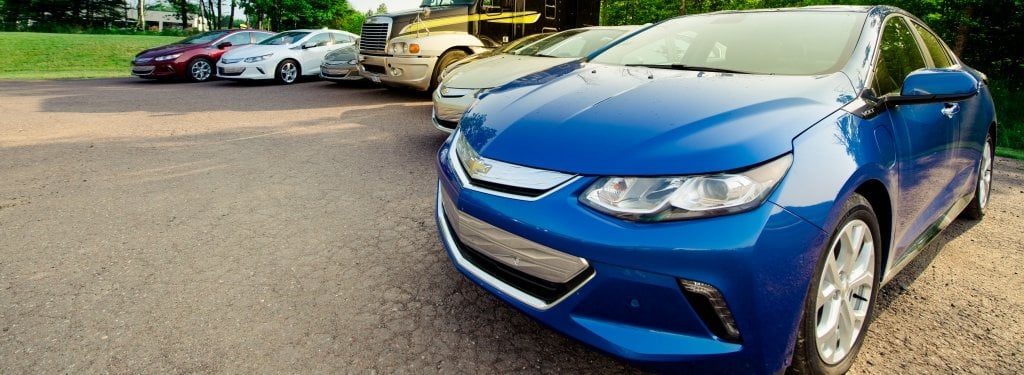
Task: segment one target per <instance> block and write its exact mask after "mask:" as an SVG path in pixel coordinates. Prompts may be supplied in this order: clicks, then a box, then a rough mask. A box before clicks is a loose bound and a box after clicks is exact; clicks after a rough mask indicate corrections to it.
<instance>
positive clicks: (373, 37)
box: [359, 23, 391, 53]
mask: <svg viewBox="0 0 1024 375" xmlns="http://www.w3.org/2000/svg"><path fill="white" fill-rule="evenodd" d="M390 32H391V24H390V23H364V24H363V33H362V36H360V38H359V50H360V51H373V52H380V53H384V51H385V50H386V49H387V44H388V37H389V36H390V35H388V34H389V33H390Z"/></svg>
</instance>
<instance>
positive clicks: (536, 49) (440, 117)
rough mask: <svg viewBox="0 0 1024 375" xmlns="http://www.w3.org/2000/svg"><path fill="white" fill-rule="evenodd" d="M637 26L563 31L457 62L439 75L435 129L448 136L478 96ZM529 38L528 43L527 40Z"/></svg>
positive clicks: (577, 55)
mask: <svg viewBox="0 0 1024 375" xmlns="http://www.w3.org/2000/svg"><path fill="white" fill-rule="evenodd" d="M638 28H639V26H600V27H585V28H579V29H571V30H565V31H562V32H558V33H554V34H550V35H546V36H543V37H541V38H539V39H538V38H537V37H526V38H523V39H526V40H524V41H516V42H513V43H514V46H513V47H511V48H502V49H500V50H499V51H500V52H496V53H494V54H492V55H490V56H487V57H483V58H478V59H476V60H473V61H471V62H468V63H463V62H458V63H456V64H457V65H454V68H449V69H447V70H445V71H444V72H443V73H442V74H441V84H440V85H439V86H438V88H437V90H436V91H434V95H433V99H434V113H433V116H432V117H433V123H434V127H436V128H437V129H438V130H441V131H443V132H446V133H451V132H452V131H454V130H455V127H456V126H457V125H458V124H459V120H460V119H461V118H462V115H463V113H465V112H466V109H467V108H469V106H470V105H472V104H473V102H474V101H475V100H476V98H477V96H478V95H480V93H482V92H484V91H486V90H488V89H492V88H495V87H498V86H501V85H504V84H506V83H509V82H512V81H514V80H516V79H517V78H520V77H523V76H526V75H528V74H531V73H535V72H539V71H542V70H545V69H548V68H551V67H554V66H557V65H561V64H564V63H567V62H570V61H573V60H578V59H580V58H582V57H586V56H587V55H590V54H591V53H593V52H594V51H597V50H598V49H600V48H601V47H604V46H606V45H608V44H609V43H611V42H613V41H615V40H618V39H619V38H623V37H625V36H627V35H629V34H630V33H631V32H632V31H634V30H636V29H638ZM527 38H529V39H527Z"/></svg>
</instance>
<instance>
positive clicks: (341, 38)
mask: <svg viewBox="0 0 1024 375" xmlns="http://www.w3.org/2000/svg"><path fill="white" fill-rule="evenodd" d="M331 34H332V35H334V43H339V44H340V43H352V40H353V39H352V37H351V36H349V35H348V34H342V33H331Z"/></svg>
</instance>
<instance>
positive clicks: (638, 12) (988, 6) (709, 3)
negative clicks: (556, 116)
mask: <svg viewBox="0 0 1024 375" xmlns="http://www.w3.org/2000/svg"><path fill="white" fill-rule="evenodd" d="M145 1H146V0H0V28H2V29H6V30H12V29H14V30H32V29H40V28H42V29H43V30H42V31H48V30H45V27H46V26H48V25H60V26H61V27H64V28H78V29H94V28H105V27H108V28H109V27H132V26H135V27H139V26H142V25H125V24H124V21H125V20H126V19H128V13H129V12H131V11H133V10H136V9H138V8H143V11H144V10H145V8H153V7H154V5H155V6H157V7H159V8H160V9H161V10H165V11H171V12H173V13H175V14H177V15H178V17H177V18H178V19H181V20H187V19H189V18H190V16H195V15H202V16H203V18H204V19H206V20H207V25H206V27H207V28H209V29H219V28H228V27H232V26H233V22H234V21H233V20H234V19H235V9H236V8H241V9H243V10H244V13H245V16H246V19H247V21H248V22H247V23H248V24H249V25H250V27H255V28H260V29H265V30H277V31H281V30H288V29H294V28H305V27H312V28H316V27H331V28H338V29H343V30H348V31H351V32H354V33H359V31H360V29H361V28H362V23H363V21H364V20H365V19H366V17H369V16H372V15H373V14H374V13H384V12H387V7H386V6H385V5H383V4H381V6H379V7H378V8H377V9H376V12H374V10H372V9H371V10H368V11H366V12H359V11H356V10H355V9H353V8H352V7H351V6H350V5H349V4H348V2H347V1H345V0H161V2H160V3H157V4H149V5H148V6H147V4H146V2H145ZM825 4H847V5H861V4H864V5H866V4H887V5H894V6H897V7H900V8H903V9H906V10H907V11H909V12H911V13H913V14H915V15H917V16H918V17H920V18H921V19H922V20H924V21H925V22H926V23H927V24H928V25H929V26H930V27H931V28H932V29H934V30H935V31H936V32H938V33H939V35H941V36H942V38H943V39H944V40H945V41H946V43H948V44H949V45H950V46H951V47H952V48H953V49H954V51H955V52H956V53H957V55H958V56H960V57H961V58H962V59H963V60H965V61H966V62H967V63H968V64H970V65H971V66H973V67H975V68H978V69H980V70H982V71H984V72H986V73H988V74H989V75H990V76H998V77H1000V81H1001V82H1004V83H1012V84H1013V87H1014V88H1015V89H1016V88H1021V87H1022V86H1024V48H1019V47H1017V44H1018V43H1016V42H1014V41H1015V39H1016V37H1017V36H1019V35H1024V0H603V1H602V2H601V18H602V24H605V25H622V24H643V23H648V22H657V21H661V20H664V19H667V18H671V17H675V16H678V15H681V14H684V15H685V14H697V13H706V12H714V11H719V10H730V9H754V8H780V7H791V6H807V5H825ZM139 5H142V6H141V7H140V6H139ZM225 8H227V13H228V14H224V11H225ZM136 11H137V10H136ZM134 18H136V19H141V17H134Z"/></svg>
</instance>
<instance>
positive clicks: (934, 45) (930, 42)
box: [914, 23, 956, 68]
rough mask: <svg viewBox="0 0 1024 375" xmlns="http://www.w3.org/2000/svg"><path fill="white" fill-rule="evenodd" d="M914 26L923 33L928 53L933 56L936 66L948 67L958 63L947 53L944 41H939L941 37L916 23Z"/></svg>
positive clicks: (918, 31)
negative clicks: (943, 44)
mask: <svg viewBox="0 0 1024 375" xmlns="http://www.w3.org/2000/svg"><path fill="white" fill-rule="evenodd" d="M914 28H916V29H917V33H918V34H919V35H921V41H923V42H924V46H925V47H927V48H928V55H930V56H931V57H932V62H933V63H935V67H936V68H948V67H951V66H953V65H956V64H955V63H953V60H952V59H950V58H949V54H947V53H946V48H945V47H943V46H942V42H941V41H939V37H937V36H935V34H932V32H931V31H928V29H925V28H924V27H921V25H918V24H916V23H915V24H914Z"/></svg>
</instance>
